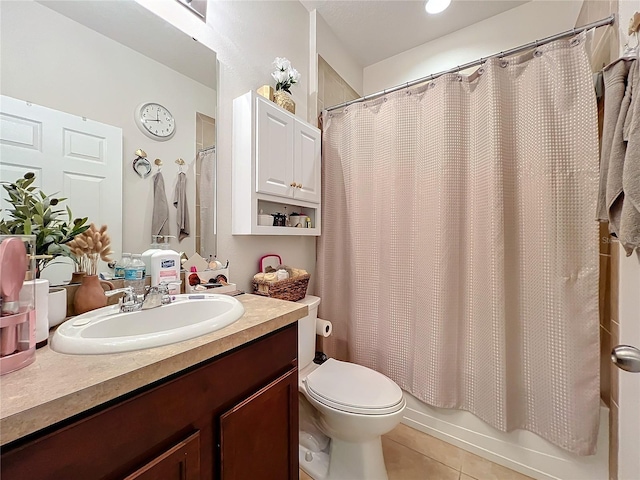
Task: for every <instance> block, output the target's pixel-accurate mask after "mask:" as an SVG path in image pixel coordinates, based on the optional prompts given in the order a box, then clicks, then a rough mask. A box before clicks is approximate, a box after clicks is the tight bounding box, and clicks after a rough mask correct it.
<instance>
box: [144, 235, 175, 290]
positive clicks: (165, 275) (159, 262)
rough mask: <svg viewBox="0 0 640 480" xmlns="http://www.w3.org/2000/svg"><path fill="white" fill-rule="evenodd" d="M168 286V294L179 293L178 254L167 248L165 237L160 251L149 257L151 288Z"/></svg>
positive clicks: (167, 242) (167, 240)
mask: <svg viewBox="0 0 640 480" xmlns="http://www.w3.org/2000/svg"><path fill="white" fill-rule="evenodd" d="M163 282H164V283H167V284H169V293H171V294H172V295H174V294H177V293H180V254H179V253H178V252H176V251H174V250H171V249H170V248H169V237H168V236H167V237H165V241H164V243H163V244H162V245H161V249H160V250H158V251H156V252H155V253H154V254H153V255H151V286H156V285H160V284H161V283H163Z"/></svg>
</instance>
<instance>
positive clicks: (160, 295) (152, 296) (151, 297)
mask: <svg viewBox="0 0 640 480" xmlns="http://www.w3.org/2000/svg"><path fill="white" fill-rule="evenodd" d="M169 285H172V284H170V283H167V282H162V283H160V284H159V285H156V286H154V287H148V289H147V291H146V293H145V294H144V298H143V300H142V310H148V309H150V308H156V307H160V306H162V305H168V304H170V303H171V295H169Z"/></svg>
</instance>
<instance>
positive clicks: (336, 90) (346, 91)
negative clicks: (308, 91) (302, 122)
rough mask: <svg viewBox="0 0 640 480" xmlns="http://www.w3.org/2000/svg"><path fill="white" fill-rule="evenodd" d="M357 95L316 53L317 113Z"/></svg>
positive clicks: (357, 96) (353, 98)
mask: <svg viewBox="0 0 640 480" xmlns="http://www.w3.org/2000/svg"><path fill="white" fill-rule="evenodd" d="M359 97H360V95H358V94H357V93H356V91H355V90H354V89H353V88H351V87H350V86H349V84H348V83H347V82H346V81H345V80H344V79H343V78H342V77H341V76H340V75H338V73H337V72H336V71H335V70H334V69H333V68H331V65H329V64H328V63H327V62H326V61H325V60H324V58H322V57H321V56H320V55H318V114H319V113H320V112H322V110H323V109H324V108H325V107H331V106H333V105H338V104H339V103H343V102H348V101H349V100H355V99H356V98H359Z"/></svg>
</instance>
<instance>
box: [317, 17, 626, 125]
mask: <svg viewBox="0 0 640 480" xmlns="http://www.w3.org/2000/svg"><path fill="white" fill-rule="evenodd" d="M615 21H616V15H615V14H611V16H609V17H607V18H603V19H602V20H598V21H597V22H592V23H589V24H587V25H584V26H582V27H578V28H573V29H571V30H567V31H566V32H562V33H557V34H556V35H551V36H550V37H546V38H543V39H542V40H536V41H535V42H530V43H527V44H525V45H521V46H519V47H516V48H512V49H511V50H506V51H504V52H500V53H496V54H494V55H491V56H489V57H483V58H480V59H479V60H474V61H473V62H469V63H465V64H463V65H459V66H457V67H455V68H450V69H449V70H445V71H443V72H440V73H434V74H432V75H427V76H426V77H422V78H418V79H417V80H413V81H411V82H406V83H402V84H400V85H396V86H395V87H392V88H387V89H386V90H382V91H380V92H377V93H372V94H371V95H365V96H364V97H360V98H356V99H355V100H350V101H348V102H344V103H339V104H338V105H334V106H332V107H328V108H325V109H324V111H326V112H330V111H331V110H336V109H338V108H343V107H347V106H349V105H351V104H354V103H360V102H364V101H366V100H371V99H372V98H377V97H380V96H382V95H386V94H387V93H391V92H396V91H398V90H402V89H403V88H409V87H412V86H414V85H418V84H420V83H423V82H426V81H427V80H433V79H435V78H438V77H441V76H442V75H446V74H447V73H456V72H460V71H461V70H466V69H467V68H471V67H475V66H477V65H482V64H483V63H484V62H485V61H487V59H489V58H493V57H498V58H502V57H508V56H510V55H515V54H516V53H521V52H524V51H527V50H530V49H532V48H537V47H539V46H540V45H544V44H546V43H550V42H553V41H555V40H560V39H561V38H566V37H570V36H572V35H577V34H578V33H582V32H584V31H585V30H590V29H592V28H598V27H604V26H606V25H613V24H614V23H615Z"/></svg>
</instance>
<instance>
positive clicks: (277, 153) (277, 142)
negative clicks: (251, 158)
mask: <svg viewBox="0 0 640 480" xmlns="http://www.w3.org/2000/svg"><path fill="white" fill-rule="evenodd" d="M256 103H257V105H256V109H257V115H256V118H257V120H256V130H257V131H256V191H257V192H259V193H268V194H271V195H278V196H281V197H292V196H293V191H294V188H293V187H292V186H291V184H292V183H293V133H294V123H295V120H294V119H293V118H291V117H290V116H289V115H287V114H286V113H284V112H282V111H281V110H280V109H279V108H278V107H276V106H275V105H274V104H270V103H271V102H267V101H263V100H262V99H260V98H258V100H257V102H256Z"/></svg>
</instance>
